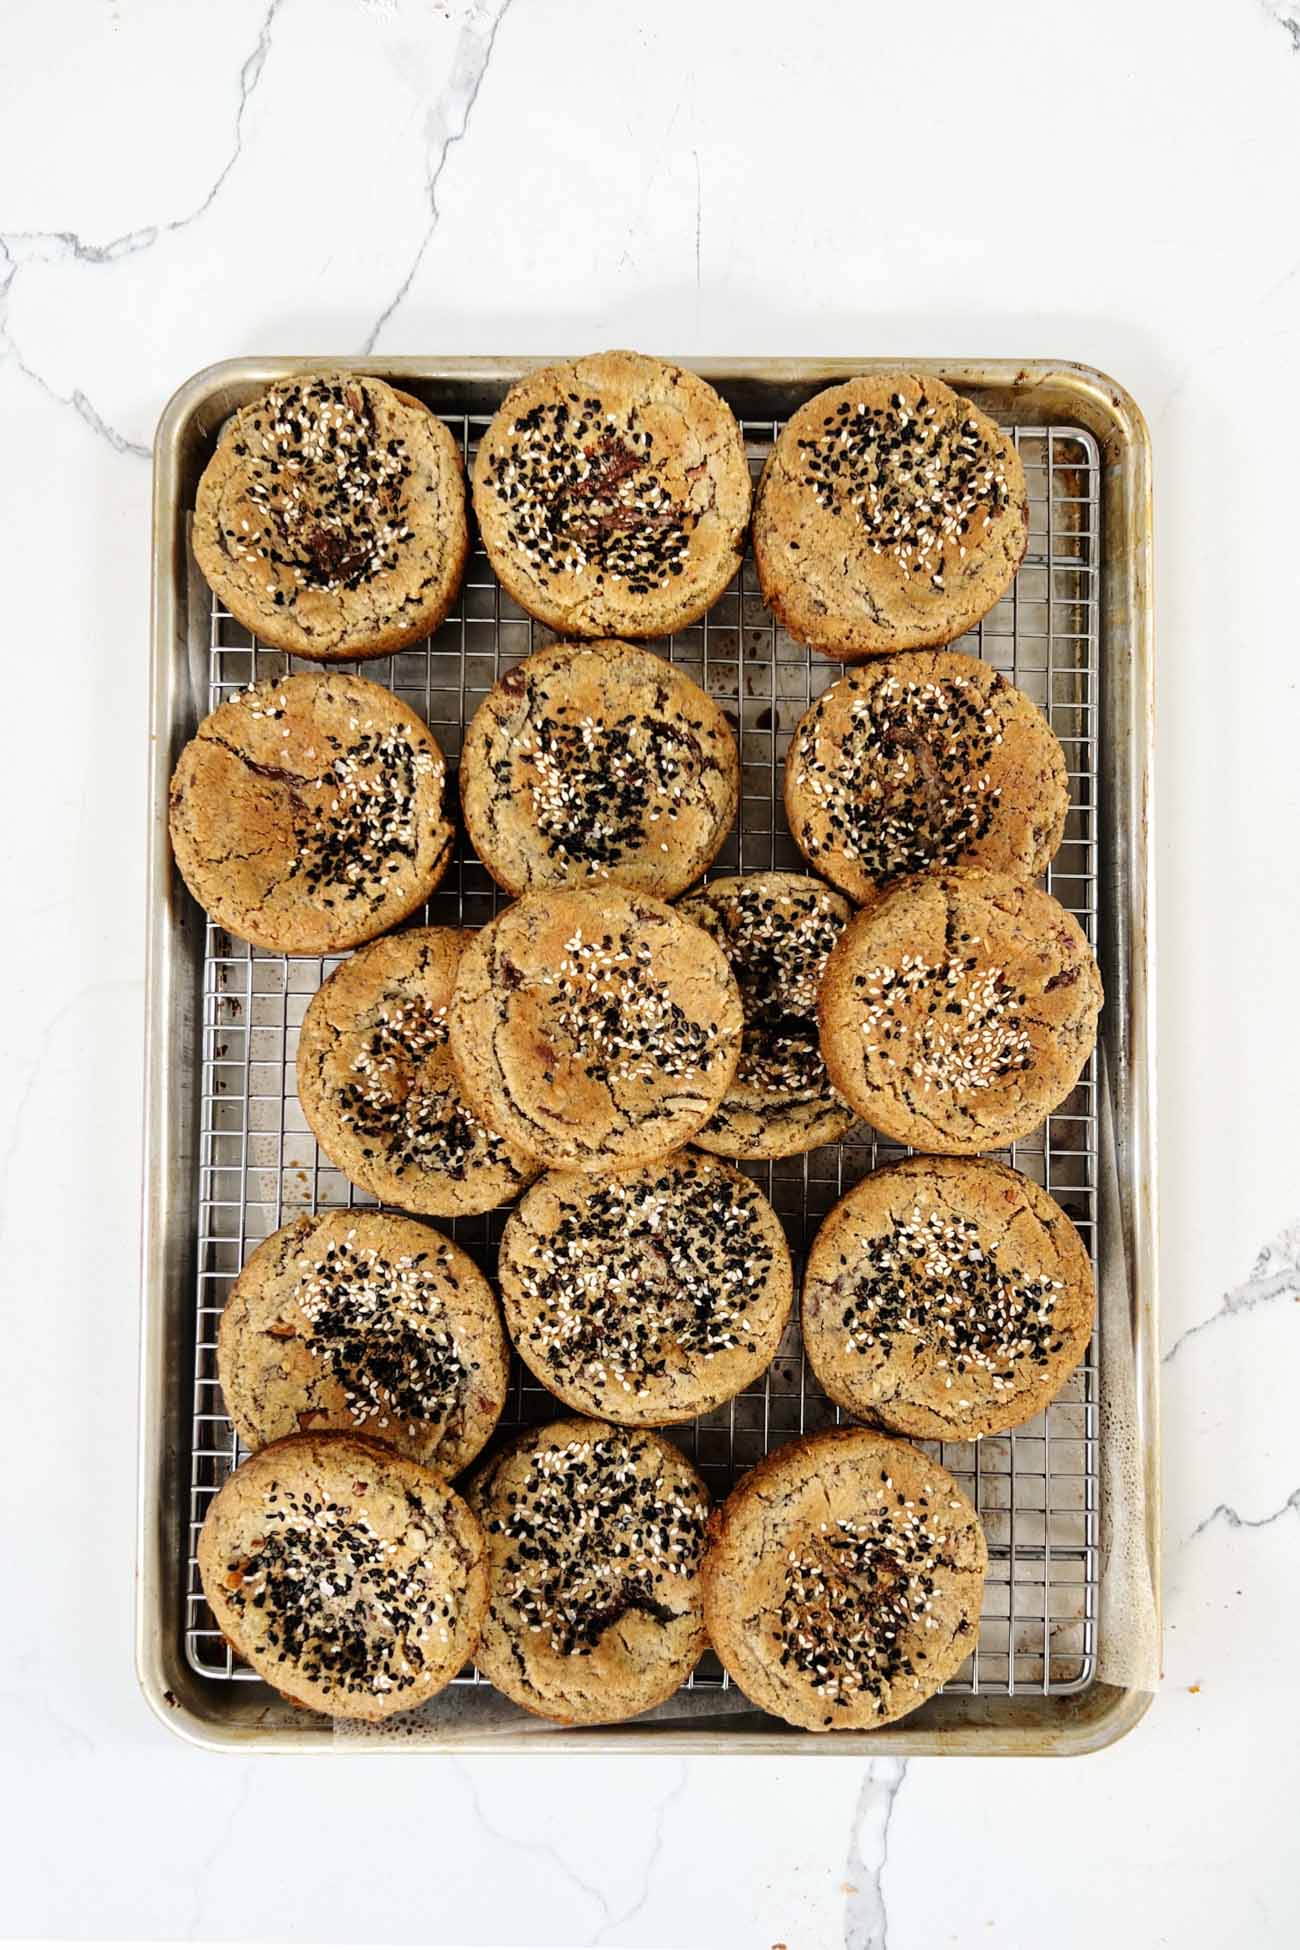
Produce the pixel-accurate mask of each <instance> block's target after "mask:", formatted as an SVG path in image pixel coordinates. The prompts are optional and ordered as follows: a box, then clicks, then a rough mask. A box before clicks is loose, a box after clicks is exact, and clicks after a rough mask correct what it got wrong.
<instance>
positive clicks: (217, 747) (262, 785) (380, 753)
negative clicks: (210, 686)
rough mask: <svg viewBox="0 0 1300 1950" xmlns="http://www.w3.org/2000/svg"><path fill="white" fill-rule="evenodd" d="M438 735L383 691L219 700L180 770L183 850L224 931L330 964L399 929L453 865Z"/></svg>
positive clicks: (177, 793)
mask: <svg viewBox="0 0 1300 1950" xmlns="http://www.w3.org/2000/svg"><path fill="white" fill-rule="evenodd" d="M445 784H446V766H445V765H444V763H443V757H442V753H441V751H440V750H439V749H438V743H437V740H436V739H435V738H434V736H433V734H432V733H431V732H430V731H429V729H428V727H427V726H426V725H424V724H422V723H421V721H420V719H419V718H417V717H416V715H415V713H414V712H413V711H411V710H408V708H407V706H406V705H405V704H403V703H401V702H400V701H399V699H397V698H396V697H394V696H393V693H392V692H391V691H386V690H384V689H383V687H382V685H379V684H372V683H371V682H370V680H369V679H368V678H365V677H352V676H349V675H347V674H345V673H344V672H342V671H330V672H328V673H322V674H320V675H308V676H297V677H281V678H278V679H273V680H269V681H267V682H265V683H261V684H255V685H253V686H252V687H251V688H250V689H249V690H246V691H240V692H238V693H237V694H236V695H235V696H234V697H231V698H228V699H227V700H226V702H225V703H224V704H219V705H218V706H217V708H216V710H215V711H213V712H212V713H211V714H210V716H208V717H206V718H205V719H204V720H203V722H202V724H201V725H200V726H199V728H198V730H197V731H196V732H195V734H194V736H193V738H191V740H190V742H189V744H188V745H186V747H185V749H184V750H183V751H182V753H181V755H180V757H179V759H178V760H177V762H176V770H175V771H174V772H173V774H172V782H171V798H170V824H171V839H172V851H173V852H174V854H175V856H176V865H177V867H178V868H179V870H180V873H181V877H182V879H183V880H184V882H185V884H186V886H187V887H188V888H189V890H190V892H191V893H192V894H193V896H194V898H195V900H196V901H197V902H198V903H199V905H200V907H203V908H206V909H207V911H208V913H209V914H210V915H211V917H212V919H213V920H214V921H215V922H216V924H217V926H218V927H222V928H225V929H227V930H228V932H229V933H231V934H234V935H238V937H239V939H240V940H241V941H251V942H252V944H253V946H254V947H255V948H269V949H271V950H273V951H274V952H276V953H279V954H285V955H328V954H333V953H336V952H337V951H338V950H339V949H341V948H355V947H357V946H358V944H359V943H360V942H363V941H369V940H371V938H372V937H373V936H374V935H377V934H382V933H383V931H384V929H385V928H391V927H395V926H396V924H397V923H398V922H399V921H404V920H405V919H406V917H407V915H408V914H413V913H414V912H415V910H416V908H417V907H419V906H420V905H421V903H422V902H423V901H425V900H427V899H428V897H429V895H430V894H431V893H432V892H433V890H434V888H435V887H436V886H437V885H438V882H439V881H440V880H441V879H442V876H443V874H444V873H445V872H446V869H447V862H448V861H449V860H450V858H451V845H452V828H451V824H450V822H449V820H448V819H447V817H446V813H445V811H444V808H443V796H444V788H445Z"/></svg>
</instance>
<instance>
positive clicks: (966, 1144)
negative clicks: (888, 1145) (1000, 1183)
mask: <svg viewBox="0 0 1300 1950" xmlns="http://www.w3.org/2000/svg"><path fill="white" fill-rule="evenodd" d="M1101 1004H1102V989H1101V977H1100V975H1099V973H1098V970H1097V963H1096V960H1095V959H1094V957H1093V953H1092V950H1091V949H1090V948H1089V946H1088V943H1087V940H1086V939H1085V937H1084V933H1083V930H1082V929H1081V928H1080V926H1079V924H1078V922H1077V921H1076V920H1075V919H1074V917H1073V915H1071V914H1069V913H1067V912H1066V910H1065V909H1064V908H1063V907H1062V906H1061V905H1060V903H1059V901H1056V900H1053V898H1052V896H1051V895H1050V894H1046V893H1043V892H1042V891H1041V890H1040V889H1039V888H1036V887H1031V886H1029V885H1028V884H1027V883H1026V882H1024V881H1020V880H1013V879H1011V878H1009V877H1008V876H1007V875H1005V874H996V873H985V872H982V871H979V870H978V869H974V868H971V869H968V870H966V871H965V872H956V871H954V872H951V873H925V874H915V875H912V876H911V877H910V878H908V879H905V880H900V881H897V882H896V883H895V884H894V885H893V886H892V887H890V888H888V889H887V890H886V892H885V893H883V894H882V895H881V896H880V898H879V899H878V900H877V901H875V902H874V903H873V904H872V905H871V906H870V907H868V908H865V909H864V910H863V912H862V913H861V914H859V915H858V916H857V918H856V919H855V920H853V921H851V922H850V923H849V925H848V927H847V928H846V929H845V930H844V933H843V934H842V935H841V936H840V939H839V942H838V944H837V946H836V947H835V948H834V950H833V951H832V953H831V957H830V960H829V961H828V963H827V965H826V975H825V978H824V980H823V982H822V987H821V994H820V997H819V1000H818V1017H819V1020H820V1024H821V1047H822V1055H823V1056H824V1057H825V1059H826V1068H827V1070H828V1071H829V1072H830V1077H831V1081H832V1083H833V1084H834V1085H835V1087H836V1089H837V1090H838V1091H839V1092H840V1094H841V1096H843V1097H844V1098H845V1099H846V1100H847V1101H848V1102H849V1103H850V1104H852V1105H853V1107H854V1109H855V1110H856V1111H857V1113H858V1115H859V1116H860V1117H862V1118H864V1119H865V1120H866V1122H867V1123H869V1124H871V1125H873V1126H874V1127H875V1129H876V1130H878V1131H880V1132H882V1133H883V1134H884V1135H885V1136H886V1137H889V1138H893V1139H894V1140H895V1142H896V1143H898V1144H910V1145H913V1146H915V1147H916V1149H917V1150H920V1151H936V1152H945V1153H946V1152H951V1153H973V1152H977V1151H997V1150H1000V1149H1001V1147H1002V1146H1003V1145H1005V1144H1010V1143H1011V1142H1012V1141H1013V1140H1014V1139H1016V1138H1021V1137H1025V1136H1027V1134H1028V1133H1029V1132H1030V1131H1032V1130H1034V1129H1036V1128H1037V1126H1038V1125H1039V1124H1041V1123H1042V1121H1043V1119H1044V1117H1046V1116H1047V1115H1048V1113H1049V1112H1050V1111H1053V1110H1055V1109H1056V1107H1057V1105H1058V1104H1060V1103H1062V1102H1063V1100H1064V1099H1065V1098H1066V1097H1068V1096H1069V1094H1070V1092H1071V1091H1072V1090H1073V1088H1074V1086H1075V1084H1076V1083H1077V1082H1078V1080H1079V1075H1080V1072H1081V1071H1082V1069H1083V1066H1084V1064H1085V1063H1086V1062H1087V1060H1088V1057H1089V1055H1090V1054H1091V1052H1092V1048H1093V1045H1094V1043H1095V1042H1096V1036H1097V1017H1098V1014H1099V1013H1100V1010H1101Z"/></svg>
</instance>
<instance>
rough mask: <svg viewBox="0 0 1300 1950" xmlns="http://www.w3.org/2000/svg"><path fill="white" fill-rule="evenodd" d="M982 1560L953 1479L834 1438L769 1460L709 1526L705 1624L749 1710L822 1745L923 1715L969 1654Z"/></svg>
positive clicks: (980, 1535)
mask: <svg viewBox="0 0 1300 1950" xmlns="http://www.w3.org/2000/svg"><path fill="white" fill-rule="evenodd" d="M987 1569H988V1545H987V1544H986V1542H985V1538H984V1532H983V1530H982V1528H981V1526H980V1520H979V1518H978V1516H977V1515H976V1513H975V1511H974V1509H973V1507H972V1506H971V1504H970V1502H969V1501H968V1499H967V1498H966V1497H965V1496H964V1495H963V1494H962V1492H961V1490H960V1489H959V1488H958V1487H957V1484H956V1483H955V1482H954V1481H953V1479H952V1477H951V1476H950V1475H949V1474H948V1471H947V1470H946V1469H943V1468H941V1467H940V1465H939V1464H938V1463H936V1462H932V1461H931V1460H930V1458H929V1457H928V1456H926V1455H924V1454H923V1453H922V1451H921V1450H919V1449H913V1448H912V1447H911V1446H910V1445H909V1444H908V1443H906V1442H892V1441H890V1440H889V1439H888V1438H887V1437H885V1436H879V1435H874V1434H872V1433H871V1432H870V1431H868V1430H866V1429H830V1430H827V1431H826V1432H825V1433H823V1434H821V1435H810V1436H804V1437H802V1438H801V1439H800V1440H798V1441H796V1442H790V1443H787V1444H786V1445H785V1447H784V1448H781V1449H776V1450H773V1451H772V1453H771V1454H770V1455H768V1456H765V1457H764V1459H763V1461H762V1462H760V1463H759V1464H758V1466H757V1468H755V1469H752V1470H751V1471H750V1472H749V1474H748V1475H747V1476H745V1477H744V1478H742V1480H741V1482H740V1483H739V1485H738V1486H737V1487H736V1488H735V1489H734V1490H733V1491H732V1493H731V1495H730V1496H729V1497H728V1498H727V1501H726V1502H725V1503H724V1504H723V1505H722V1507H721V1508H720V1509H718V1510H715V1511H714V1513H713V1516H712V1518H711V1519H710V1522H709V1545H708V1550H707V1552H706V1554H705V1559H704V1616H705V1620H706V1622H707V1624H708V1630H709V1638H710V1641H711V1642H712V1645H713V1648H714V1650H715V1651H716V1653H717V1654H718V1657H719V1658H720V1659H721V1660H722V1663H723V1665H724V1666H725V1667H726V1669H727V1671H728V1672H729V1673H730V1675H731V1677H732V1678H733V1679H734V1680H735V1682H736V1684H737V1685H738V1686H739V1687H740V1690H741V1691H742V1692H743V1693H744V1694H745V1696H746V1697H747V1698H748V1699H751V1700H752V1701H753V1702H754V1704H755V1706H760V1707H762V1708H763V1710H764V1712H767V1713H774V1714H776V1716H777V1717H778V1718H779V1719H782V1720H788V1721H789V1722H790V1723H791V1724H792V1725H793V1726H797V1727H807V1728H808V1729H809V1730H810V1731H812V1732H814V1733H822V1732H827V1731H830V1730H833V1729H835V1728H844V1727H878V1726H884V1725H885V1724H886V1722H888V1721H890V1720H897V1719H898V1718H899V1717H900V1716H901V1715H902V1714H904V1713H910V1712H911V1711H912V1709H913V1708H914V1707H917V1706H920V1705H921V1704H922V1702H923V1701H924V1700H927V1699H928V1698H929V1697H930V1695H931V1694H932V1693H936V1692H937V1691H938V1690H939V1688H940V1686H942V1685H943V1683H944V1681H945V1680H948V1679H951V1678H952V1676H953V1674H954V1673H955V1672H956V1671H957V1670H958V1668H959V1667H960V1666H961V1665H962V1664H963V1663H964V1661H965V1660H966V1658H967V1657H968V1656H969V1655H970V1653H972V1652H973V1651H974V1649H975V1644H976V1639H977V1635H978V1631H979V1615H980V1604H981V1600H982V1597H983V1592H984V1576H985V1572H986V1571H987Z"/></svg>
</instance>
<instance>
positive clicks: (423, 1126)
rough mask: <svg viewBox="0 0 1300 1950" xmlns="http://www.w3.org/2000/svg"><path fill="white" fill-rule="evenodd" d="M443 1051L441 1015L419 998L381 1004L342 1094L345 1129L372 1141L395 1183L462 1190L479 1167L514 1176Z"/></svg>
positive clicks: (505, 1149) (444, 1031)
mask: <svg viewBox="0 0 1300 1950" xmlns="http://www.w3.org/2000/svg"><path fill="white" fill-rule="evenodd" d="M446 1045H447V1011H446V1008H445V1007H444V1008H441V1009H432V1008H430V1006H429V1004H428V1002H426V1001H425V999H424V998H423V996H420V995H405V996H401V995H395V996H388V997H386V998H385V1000H384V1001H383V1002H382V1003H381V1004H380V1005H379V1007H378V1009H377V1010H376V1011H375V1018H374V1021H373V1024H372V1025H371V1026H370V1028H369V1029H368V1030H367V1031H366V1034H365V1037H364V1039H363V1041H362V1044H361V1047H360V1048H359V1049H358V1051H357V1053H356V1055H355V1056H354V1057H353V1059H352V1062H351V1065H350V1070H351V1076H350V1078H349V1080H348V1081H347V1082H346V1083H345V1084H344V1085H343V1087H342V1089H341V1090H340V1092H339V1105H340V1117H341V1120H342V1122H343V1123H344V1124H347V1125H349V1126H350V1127H351V1129H352V1130H353V1131H354V1132H355V1133H356V1135H357V1136H358V1137H360V1138H368V1139H371V1140H373V1141H374V1143H375V1144H376V1145H377V1146H378V1147H380V1148H381V1149H382V1151H383V1156H384V1162H385V1164H386V1165H387V1166H388V1167H389V1169H390V1170H392V1171H393V1172H394V1173H396V1174H397V1176H398V1177H401V1176H402V1175H403V1174H404V1173H406V1172H408V1171H409V1172H412V1173H416V1172H423V1173H436V1174H439V1175H441V1176H444V1177H447V1178H451V1179H453V1180H455V1181H457V1182H461V1181H463V1180H464V1179H465V1178H467V1177H468V1176H469V1174H470V1172H471V1171H473V1170H475V1169H476V1168H479V1167H482V1166H488V1165H491V1166H504V1167H506V1168H507V1169H509V1170H512V1171H513V1170H515V1166H514V1162H513V1160H512V1158H511V1155H510V1151H509V1147H508V1146H507V1145H506V1143H505V1141H504V1140H503V1139H502V1138H500V1137H498V1136H497V1134H496V1132H495V1131H490V1130H489V1129H488V1127H487V1125H486V1124H483V1123H481V1122H480V1121H479V1119H478V1118H477V1117H476V1116H475V1115H474V1113H473V1111H471V1110H470V1109H469V1108H468V1106H467V1105H465V1104H464V1103H462V1101H461V1098H460V1093H459V1088H458V1086H457V1083H456V1079H455V1075H454V1072H453V1071H452V1069H451V1065H450V1061H449V1060H447V1059H444V1058H443V1056H442V1052H443V1051H444V1050H445V1048H446Z"/></svg>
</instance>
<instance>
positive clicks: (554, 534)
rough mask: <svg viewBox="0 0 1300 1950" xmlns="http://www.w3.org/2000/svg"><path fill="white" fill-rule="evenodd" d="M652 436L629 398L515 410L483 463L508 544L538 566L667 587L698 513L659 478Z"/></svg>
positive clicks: (644, 587) (645, 589)
mask: <svg viewBox="0 0 1300 1950" xmlns="http://www.w3.org/2000/svg"><path fill="white" fill-rule="evenodd" d="M654 445H655V439H654V435H653V433H652V432H650V430H649V429H648V428H646V427H643V426H642V425H641V420H640V414H639V412H638V409H637V408H636V407H635V406H634V407H631V408H629V409H628V410H627V411H626V412H622V413H618V414H615V413H612V412H610V411H608V410H607V409H606V408H605V406H604V403H603V402H602V401H601V400H600V399H598V398H595V397H592V398H587V399H583V400H580V401H576V402H574V403H572V404H570V403H568V402H566V401H564V400H559V401H554V402H541V403H539V404H538V405H537V406H534V407H533V408H532V409H531V410H530V411H529V412H527V413H525V414H522V415H521V416H520V418H519V419H517V420H515V421H514V423H513V425H512V426H511V427H510V429H509V434H508V436H507V437H506V438H505V440H503V441H502V443H501V444H500V445H499V446H498V447H497V448H496V450H495V451H494V452H493V454H492V456H491V459H490V461H489V464H488V477H489V480H490V483H491V487H492V489H493V491H494V492H495V494H496V496H497V499H498V501H499V502H500V504H501V506H502V507H503V508H504V510H505V511H506V529H507V534H508V536H509V540H510V544H511V547H512V548H515V549H517V550H518V551H519V552H520V554H521V555H522V556H523V557H524V559H525V561H527V562H528V563H529V564H530V566H531V567H532V568H533V569H534V570H535V571H537V572H539V573H541V574H542V575H544V576H561V575H569V576H575V575H585V574H587V573H589V572H590V573H591V574H592V575H593V576H594V577H595V580H596V581H597V582H598V583H599V582H604V581H609V582H611V583H616V584H623V585H625V586H626V590H627V593H628V594H630V595H634V596H637V595H648V594H649V593H650V592H651V591H652V590H655V589H662V588H666V587H667V585H668V584H669V582H670V581H671V580H672V578H673V577H674V576H678V575H680V574H681V573H682V570H683V568H684V567H685V564H686V559H687V555H688V552H689V549H690V537H691V531H692V530H693V529H694V527H695V524H696V522H697V521H698V519H699V517H698V515H697V514H696V513H695V512H694V510H692V509H690V508H688V507H685V506H683V505H682V504H681V503H680V502H677V501H675V500H674V499H673V497H672V495H671V494H670V492H669V490H668V488H667V487H666V486H665V485H664V483H663V481H662V480H661V479H660V476H659V467H660V462H659V460H658V458H657V456H656V455H655V452H654Z"/></svg>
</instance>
